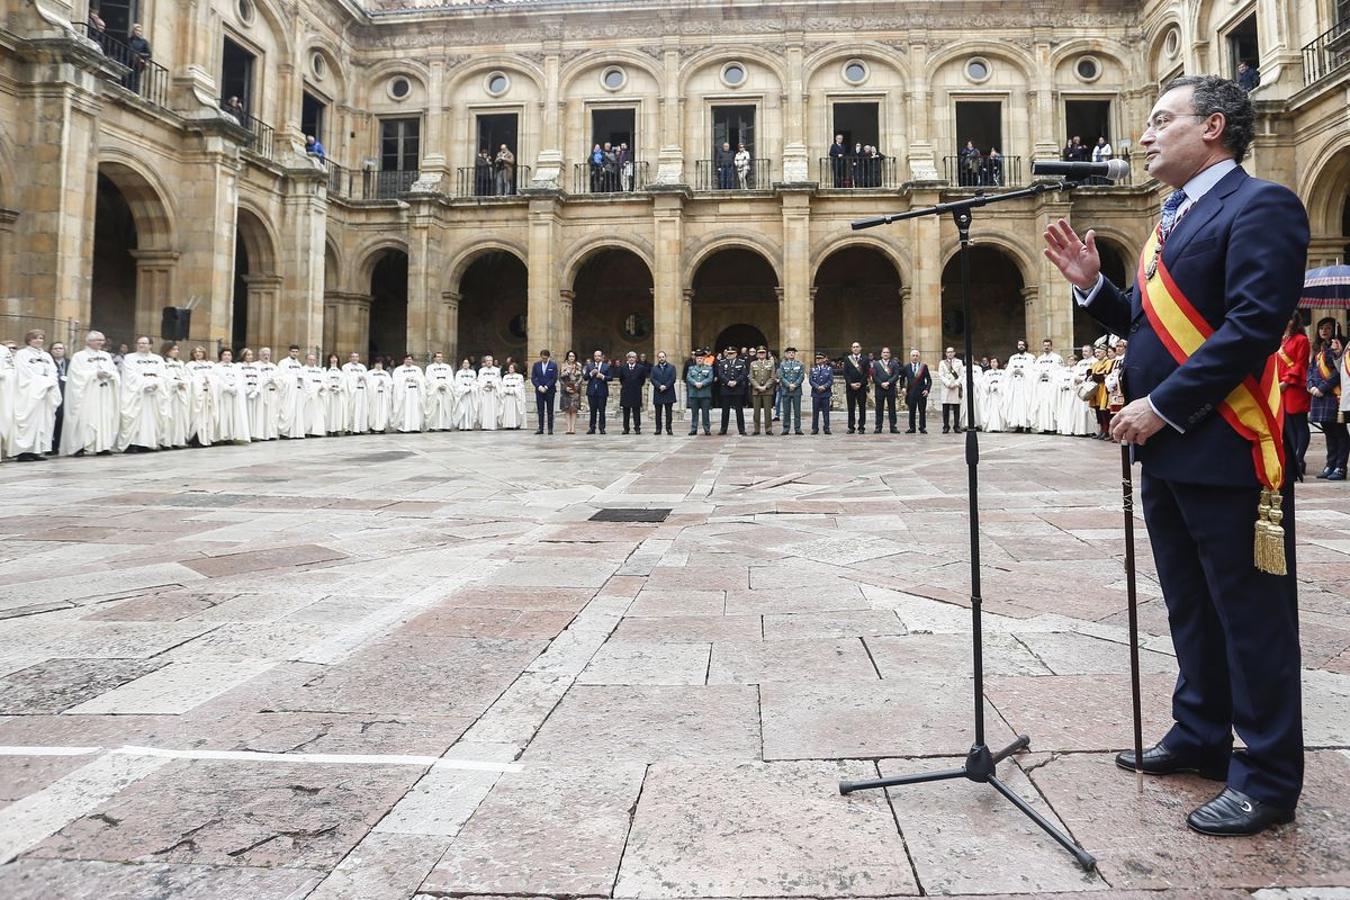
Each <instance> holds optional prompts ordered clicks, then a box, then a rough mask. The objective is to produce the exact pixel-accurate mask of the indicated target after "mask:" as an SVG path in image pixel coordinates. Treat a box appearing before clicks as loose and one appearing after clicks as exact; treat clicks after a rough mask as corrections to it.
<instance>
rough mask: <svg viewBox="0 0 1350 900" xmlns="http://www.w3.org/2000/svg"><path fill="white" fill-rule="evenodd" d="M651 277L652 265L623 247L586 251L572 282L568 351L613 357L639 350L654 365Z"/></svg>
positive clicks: (671, 349)
mask: <svg viewBox="0 0 1350 900" xmlns="http://www.w3.org/2000/svg"><path fill="white" fill-rule="evenodd" d="M653 273H654V270H653V268H652V266H651V264H650V262H649V261H648V260H646V259H644V258H643V257H642V255H641V254H640V253H638V252H636V251H635V250H634V249H633V248H632V247H630V246H627V245H624V244H616V243H611V244H609V245H608V246H604V247H600V248H597V249H596V250H594V251H593V252H591V253H588V254H587V255H586V257H585V259H584V260H582V261H581V262H580V264H579V266H578V267H577V269H576V272H575V275H574V280H573V281H571V282H569V283H570V284H571V285H572V291H573V298H572V322H571V333H572V340H571V346H570V347H567V348H564V350H576V351H577V353H578V354H579V355H582V356H585V355H587V354H589V353H590V352H591V351H593V350H595V349H597V348H598V349H601V350H604V351H606V352H607V353H609V354H610V355H611V356H614V357H617V356H618V355H619V354H621V353H624V352H627V351H628V350H636V351H637V352H638V353H639V354H646V356H647V358H648V360H649V361H651V362H655V353H656V349H657V348H656V346H655V340H656V338H655V334H654V329H655V318H656V310H655V302H654V298H653V296H652V287H653V286H654V284H655V277H654V274H653ZM660 349H663V350H667V351H668V352H671V353H672V354H673V353H675V352H677V350H676V348H671V347H663V348H660Z"/></svg>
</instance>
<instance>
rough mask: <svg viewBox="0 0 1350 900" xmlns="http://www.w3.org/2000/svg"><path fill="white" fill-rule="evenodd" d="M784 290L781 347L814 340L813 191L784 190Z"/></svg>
mask: <svg viewBox="0 0 1350 900" xmlns="http://www.w3.org/2000/svg"><path fill="white" fill-rule="evenodd" d="M782 197H783V284H782V288H783V293H782V295H781V297H782V301H783V302H782V303H780V304H779V307H778V348H777V349H778V350H779V351H780V352H781V351H782V349H783V348H784V347H789V346H791V347H797V348H798V349H802V348H806V347H811V346H812V345H813V344H814V343H815V335H814V333H813V332H814V328H813V327H812V320H813V309H812V304H811V193H810V192H809V191H788V190H785V191H784V192H783V195H782Z"/></svg>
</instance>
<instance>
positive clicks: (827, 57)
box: [802, 41, 912, 88]
mask: <svg viewBox="0 0 1350 900" xmlns="http://www.w3.org/2000/svg"><path fill="white" fill-rule="evenodd" d="M847 59H864V60H869V61H871V62H877V63H883V64H885V65H887V66H889V67H891V68H892V69H895V70H896V71H897V72H898V73H900V80H901V83H902V84H904V85H905V87H906V88H908V85H909V83H910V81H911V80H912V78H911V73H910V69H909V61H908V60H906V59H905V57H904V56H903V55H902V54H901V53H899V52H898V51H897V50H896V49H895V48H894V47H887V46H886V45H885V44H879V43H877V42H876V41H863V42H862V43H859V44H831V45H829V46H828V47H824V48H822V49H820V50H817V51H816V52H815V53H812V54H811V55H810V56H808V57H806V58H805V59H804V60H802V84H810V83H811V79H812V78H814V77H815V76H816V73H817V72H819V71H820V70H822V69H824V68H826V67H827V66H830V65H833V64H835V63H841V62H843V61H844V60H847Z"/></svg>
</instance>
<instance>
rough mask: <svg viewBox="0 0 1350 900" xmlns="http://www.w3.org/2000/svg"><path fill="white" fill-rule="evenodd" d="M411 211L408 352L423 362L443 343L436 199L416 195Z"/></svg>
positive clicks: (411, 201) (409, 226) (411, 203)
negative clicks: (435, 237) (434, 235)
mask: <svg viewBox="0 0 1350 900" xmlns="http://www.w3.org/2000/svg"><path fill="white" fill-rule="evenodd" d="M409 205H410V209H409V214H408V330H407V338H406V344H407V352H409V353H411V354H412V355H413V358H414V359H416V360H417V361H418V362H420V363H425V362H426V361H427V360H429V359H431V356H430V353H431V351H432V350H434V349H437V348H439V347H440V346H441V339H440V338H441V336H440V335H439V334H437V332H438V330H439V328H440V324H441V310H440V304H439V303H438V302H437V298H438V297H440V295H441V290H440V286H439V283H438V281H439V279H438V276H439V266H438V265H436V262H435V261H436V260H437V259H439V253H438V251H437V249H436V248H437V245H438V242H437V241H435V240H433V238H432V235H431V231H432V223H433V220H434V217H435V212H434V211H433V210H434V205H433V201H432V200H431V199H430V197H429V196H428V195H420V196H417V195H414V196H413V197H411V198H410V201H409Z"/></svg>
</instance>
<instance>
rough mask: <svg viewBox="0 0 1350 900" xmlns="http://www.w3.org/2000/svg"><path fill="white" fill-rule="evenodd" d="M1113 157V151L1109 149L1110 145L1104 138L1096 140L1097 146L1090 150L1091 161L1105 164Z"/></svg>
mask: <svg viewBox="0 0 1350 900" xmlns="http://www.w3.org/2000/svg"><path fill="white" fill-rule="evenodd" d="M1114 155H1115V151H1114V150H1112V149H1111V145H1110V144H1109V143H1107V140H1106V138H1105V137H1099V138H1097V146H1095V147H1093V148H1092V161H1093V162H1106V161H1107V160H1109V159H1110V158H1111V157H1112V156H1114Z"/></svg>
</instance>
